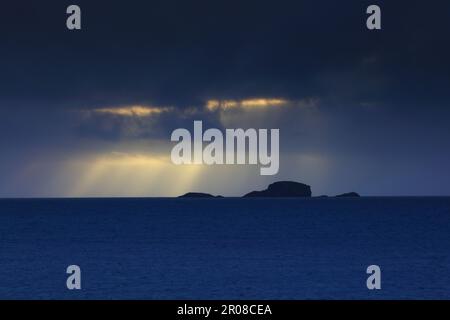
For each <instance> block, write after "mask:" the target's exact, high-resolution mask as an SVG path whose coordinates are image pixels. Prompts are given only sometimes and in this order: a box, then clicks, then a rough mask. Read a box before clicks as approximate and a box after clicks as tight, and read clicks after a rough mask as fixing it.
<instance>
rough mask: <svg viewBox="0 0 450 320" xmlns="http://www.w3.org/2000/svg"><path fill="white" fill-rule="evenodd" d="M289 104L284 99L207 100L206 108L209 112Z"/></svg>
mask: <svg viewBox="0 0 450 320" xmlns="http://www.w3.org/2000/svg"><path fill="white" fill-rule="evenodd" d="M288 103H289V101H288V100H286V99H279V98H257V99H244V100H208V101H207V103H206V108H207V109H208V110H209V111H215V110H227V109H234V108H243V109H251V108H266V107H277V106H283V105H287V104H288Z"/></svg>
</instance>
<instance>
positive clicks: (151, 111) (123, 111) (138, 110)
mask: <svg viewBox="0 0 450 320" xmlns="http://www.w3.org/2000/svg"><path fill="white" fill-rule="evenodd" d="M171 110H172V108H170V107H152V106H126V107H117V108H99V109H94V112H96V113H103V114H111V115H117V116H126V117H149V116H152V115H155V114H160V113H163V112H169V111H171Z"/></svg>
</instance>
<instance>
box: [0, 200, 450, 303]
mask: <svg viewBox="0 0 450 320" xmlns="http://www.w3.org/2000/svg"><path fill="white" fill-rule="evenodd" d="M72 264H76V265H79V266H80V267H81V270H82V290H81V291H69V290H67V288H66V277H67V276H68V275H67V274H66V268H67V266H68V265H72ZM372 264H376V265H379V266H380V267H381V270H382V279H381V281H382V289H381V290H380V291H369V290H368V289H367V287H366V279H367V277H368V275H367V274H366V268H367V266H369V265H372ZM0 298H1V299H12V298H16V299H17V298H19V299H24V298H26V299H28V298H32V299H47V298H58V299H89V298H95V299H118V298H125V299H387V298H389V299H406V298H408V299H409V298H413V299H431V298H436V299H449V298H450V198H361V199H331V198H330V199H280V200H274V199H78V200H75V199H59V200H0Z"/></svg>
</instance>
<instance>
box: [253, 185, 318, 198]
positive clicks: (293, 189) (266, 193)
mask: <svg viewBox="0 0 450 320" xmlns="http://www.w3.org/2000/svg"><path fill="white" fill-rule="evenodd" d="M280 197H285V198H287V197H311V187H310V186H308V185H306V184H303V183H299V182H292V181H280V182H275V183H272V184H271V185H269V187H268V188H267V189H266V190H263V191H253V192H250V193H247V194H246V195H245V196H244V198H280Z"/></svg>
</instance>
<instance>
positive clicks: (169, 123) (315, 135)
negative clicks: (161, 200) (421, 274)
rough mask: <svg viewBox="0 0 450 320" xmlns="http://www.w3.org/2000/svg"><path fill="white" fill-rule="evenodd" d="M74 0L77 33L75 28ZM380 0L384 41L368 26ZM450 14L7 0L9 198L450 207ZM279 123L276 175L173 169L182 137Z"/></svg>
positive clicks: (343, 5)
mask: <svg viewBox="0 0 450 320" xmlns="http://www.w3.org/2000/svg"><path fill="white" fill-rule="evenodd" d="M71 4H77V5H79V6H80V8H81V11H82V29H81V30H78V31H69V30H68V29H67V28H66V19H67V14H66V8H67V7H68V6H69V5H71ZM371 4H377V5H379V6H380V7H381V10H382V11H381V12H382V30H375V31H369V30H368V29H367V28H366V19H367V17H368V15H367V14H366V8H367V7H368V6H369V5H371ZM449 15H450V3H449V2H448V1H440V0H433V1H405V0H398V1H365V0H348V1H331V0H329V1H325V0H315V1H302V0H295V1H286V0H278V1H261V0H260V1H251V0H246V1H242V0H239V1H237V0H227V1H223V0H215V1H211V0H209V1H203V0H201V1H196V0H189V1H181V0H179V1H171V0H162V1H154V0H151V1H150V0H147V1H137V0H129V1H126V2H118V1H115V2H113V1H101V0H98V1H84V0H75V1H64V0H61V1H57V2H55V1H46V0H44V1H33V2H30V1H22V0H18V1H4V2H2V5H1V6H0V177H1V178H0V197H109V196H112V197H122V196H126V197H130V196H131V197H133V196H136V197H143V196H155V197H161V196H177V195H180V194H183V193H185V192H188V191H197V192H210V193H213V194H221V195H225V196H240V195H242V194H244V193H247V192H248V191H251V190H259V189H264V188H265V187H266V186H267V185H268V184H269V183H272V182H274V181H279V180H293V181H299V182H303V183H306V184H309V185H311V186H312V191H313V195H322V194H329V195H335V194H339V193H343V192H350V191H356V192H358V193H360V194H362V195H367V196H388V195H392V196H397V195H411V196H413V195H450V170H449V163H450V125H449V122H450V61H449V57H450V41H448V38H449V31H450V19H449ZM194 120H202V121H203V125H204V127H205V128H219V129H221V130H225V129H226V128H257V129H260V128H267V129H271V128H279V129H280V170H279V172H278V174H277V175H275V176H261V175H260V174H259V167H258V166H254V165H253V166H251V165H232V166H220V165H215V166H206V165H187V166H176V165H174V164H172V162H171V160H170V152H171V149H172V147H173V145H174V144H173V143H172V142H171V141H170V135H171V133H172V132H173V130H175V129H177V128H187V129H189V130H193V122H194Z"/></svg>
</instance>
